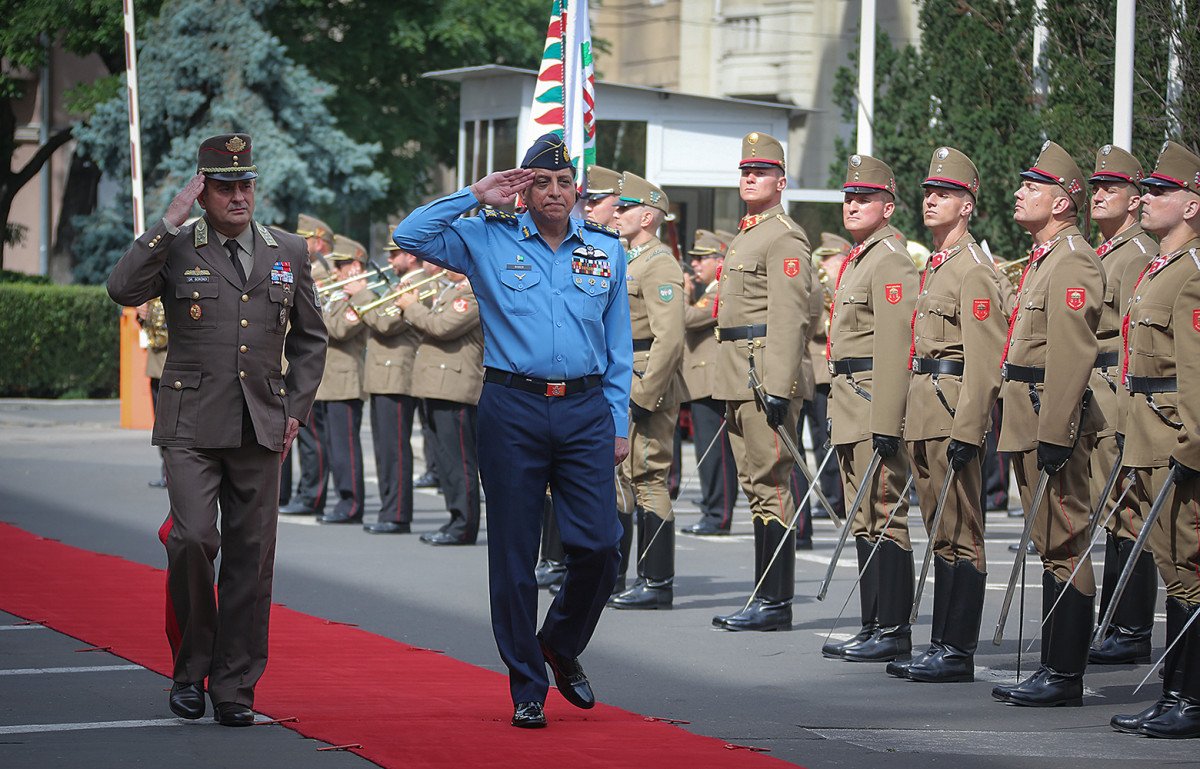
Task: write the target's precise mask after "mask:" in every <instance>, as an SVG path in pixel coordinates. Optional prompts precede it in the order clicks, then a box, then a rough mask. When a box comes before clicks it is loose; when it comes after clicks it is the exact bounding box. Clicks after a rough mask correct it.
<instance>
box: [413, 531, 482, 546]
mask: <svg viewBox="0 0 1200 769" xmlns="http://www.w3.org/2000/svg"><path fill="white" fill-rule="evenodd" d="M421 541H422V542H424V543H425V544H427V545H473V544H475V543H474V542H473V541H472V540H469V539H463V538H462V537H456V536H454V535H453V534H449V533H447V532H444V531H427V532H425V533H424V534H422V535H421Z"/></svg>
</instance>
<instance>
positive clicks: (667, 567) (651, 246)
mask: <svg viewBox="0 0 1200 769" xmlns="http://www.w3.org/2000/svg"><path fill="white" fill-rule="evenodd" d="M670 210H671V204H670V202H668V200H667V196H666V194H665V193H663V191H662V189H661V188H659V187H657V186H655V185H653V184H651V183H650V182H648V181H646V180H645V179H643V178H642V177H640V176H637V175H636V174H631V173H629V172H628V171H626V172H625V173H624V174H623V175H622V177H621V194H620V198H619V199H618V201H617V215H616V217H615V219H614V223H615V224H616V228H617V232H619V233H620V234H621V237H622V238H624V239H625V241H626V242H627V243H628V244H629V247H628V249H627V250H626V251H625V258H626V261H627V263H628V267H627V268H626V270H627V272H626V273H625V287H626V290H627V292H628V294H629V319H630V323H631V324H632V330H633V385H632V388H631V389H630V392H629V423H630V424H629V456H628V457H626V459H625V461H624V462H622V463H621V464H620V466H619V467H618V468H617V485H618V489H617V510H618V513H619V514H620V519H621V525H622V527H623V528H624V530H625V531H626V532H628V531H631V530H632V528H633V524H634V523H635V521H634V520H633V518H634V516H635V515H636V516H637V521H636V524H637V531H638V557H637V581H636V582H634V584H633V587H631V588H629V590H626V591H625V592H623V593H619V594H617V595H615V596H613V598H612V601H610V604H611V605H612V606H614V607H616V608H618V609H669V608H671V602H672V600H673V598H674V582H675V511H674V510H673V509H672V507H671V497H670V495H669V493H668V491H667V471H669V470H670V469H671V449H672V446H673V442H674V437H675V424H676V422H677V421H678V420H679V403H680V400H681V399H682V395H683V392H682V390H683V379H682V374H681V373H680V367H681V365H682V363H683V334H684V331H683V313H684V304H685V303H686V301H687V299H686V297H684V295H683V269H682V268H680V266H679V262H677V261H676V260H675V255H674V254H673V253H671V249H670V248H668V247H667V246H666V245H664V244H663V243H662V241H660V240H659V239H658V237H657V236H656V234H655V233H657V232H658V228H659V227H660V226H661V225H662V223H663V220H664V219H665V218H666V216H667V214H668V213H670ZM585 279H586V280H589V281H591V280H595V278H594V277H586V278H585V277H580V280H585ZM621 545H622V548H624V547H627V546H628V545H629V539H628V536H624V537H622V539H621ZM629 557H630V555H629V551H628V550H623V551H622V553H621V565H622V566H623V567H624V566H626V565H627V564H628V563H629ZM624 574H625V572H624V570H622V572H620V573H619V574H618V576H617V581H618V582H620V581H621V579H622V577H624Z"/></svg>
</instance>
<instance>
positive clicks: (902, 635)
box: [842, 538, 913, 662]
mask: <svg viewBox="0 0 1200 769" xmlns="http://www.w3.org/2000/svg"><path fill="white" fill-rule="evenodd" d="M875 560H876V561H879V612H878V614H876V621H877V622H878V627H876V628H875V632H874V633H872V634H871V637H870V638H868V639H867V640H866V641H863V642H862V643H861V644H857V645H855V646H851V647H848V648H847V649H846V651H845V652H844V653H843V654H842V658H843V659H845V660H846V661H847V662H890V661H891V660H894V659H897V658H901V657H907V656H909V655H910V654H912V626H911V625H909V624H908V617H909V615H910V614H912V605H913V554H912V551H911V550H905V549H904V548H902V547H900V546H899V545H898V544H896V543H895V542H893V541H892V540H890V539H886V538H885V539H884V540H883V542H881V543H880V545H879V551H878V552H876V553H875Z"/></svg>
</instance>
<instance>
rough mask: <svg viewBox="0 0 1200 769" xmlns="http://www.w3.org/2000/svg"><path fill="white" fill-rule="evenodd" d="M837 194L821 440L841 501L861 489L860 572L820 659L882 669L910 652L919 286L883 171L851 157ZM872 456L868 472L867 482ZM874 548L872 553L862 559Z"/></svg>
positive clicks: (856, 525) (855, 527)
mask: <svg viewBox="0 0 1200 769" xmlns="http://www.w3.org/2000/svg"><path fill="white" fill-rule="evenodd" d="M842 191H843V193H844V198H843V202H842V222H843V225H844V226H845V228H846V231H847V232H849V233H850V236H851V237H852V238H853V239H854V241H855V246H854V248H853V249H851V250H850V253H849V254H848V255H847V256H846V260H845V261H844V262H842V266H841V267H840V268H839V269H838V275H837V278H835V279H834V283H833V290H834V293H833V309H832V311H831V313H830V320H829V341H828V344H827V346H826V348H825V357H826V359H827V361H828V366H829V372H830V374H831V375H832V378H833V384H832V386H831V390H830V395H829V398H830V401H829V412H830V413H829V418H830V422H831V423H832V426H833V430H832V435H831V436H830V439H831V441H832V443H833V445H834V447H836V449H837V458H838V466H839V468H840V470H841V473H842V483H843V486H844V488H845V493H846V496H847V498H849V499H853V498H854V497H855V495H856V494H857V493H858V489H859V488H860V487H861V486H862V485H863V484H866V485H867V492H866V495H865V496H864V497H863V502H862V505H861V507H860V508H859V509H857V510H850V509H847V510H846V514H847V516H850V517H851V519H852V523H851V529H850V531H851V533H853V535H854V543H855V547H856V549H857V552H858V567H859V570H860V571H862V570H863V569H864V568H865V569H866V570H865V572H864V573H863V577H862V583H861V585H860V586H859V598H860V603H861V607H862V628H861V630H860V631H859V632H858V633H857V634H856V635H855V636H854V637H853V638H851V639H850V640H848V641H845V642H842V643H828V644H825V646H824V647H823V648H822V649H821V653H822V654H824V655H825V656H826V657H831V658H835V659H836V658H840V659H846V660H850V661H853V662H884V661H888V660H894V659H896V658H897V657H902V656H904V655H907V654H908V653H909V652H910V651H911V649H912V630H911V628H910V626H909V624H908V616H909V613H910V612H911V611H912V600H913V554H912V543H911V541H910V540H909V536H908V500H907V498H903V499H902V498H901V497H900V492H901V491H902V490H903V488H904V485H905V477H906V476H907V475H908V471H909V466H908V457H907V455H906V452H905V450H904V445H903V442H902V440H901V438H902V436H903V433H904V408H905V403H906V399H907V396H908V379H909V372H908V354H907V353H908V348H909V344H910V343H911V341H912V340H911V336H910V324H911V323H912V318H913V311H914V308H915V307H916V299H917V296H916V294H917V282H918V280H917V269H916V267H915V266H913V262H912V259H911V258H909V255H908V248H907V244H906V241H905V240H904V236H903V235H901V234H900V233H899V231H897V230H896V229H895V228H894V227H892V226H891V224H889V223H888V220H889V219H890V218H891V216H892V212H893V211H894V210H895V207H896V203H895V195H896V179H895V176H894V175H893V174H892V169H891V168H890V167H888V165H887V164H886V163H884V162H883V161H881V160H878V159H876V158H873V157H870V156H868V155H852V156H851V157H850V161H849V163H848V164H847V166H846V182H845V184H844V185H843V186H842ZM876 382H878V383H879V384H880V385H881V386H879V387H876V386H875V383H876ZM875 455H878V456H879V461H878V462H876V463H875V464H876V466H877V470H876V471H875V473H874V474H873V475H872V476H871V477H866V475H867V470H868V469H869V467H870V466H871V464H872V460H873V458H874V457H875ZM893 511H894V517H893V518H892V521H891V524H890V525H888V526H887V527H886V529H885V528H884V522H885V521H886V520H887V517H888V515H889V514H893ZM876 544H878V552H877V553H875V557H874V558H870V555H871V551H872V549H873V548H874V547H875V545H876ZM868 558H870V563H869V564H868V562H867V561H868Z"/></svg>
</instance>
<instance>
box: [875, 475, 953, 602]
mask: <svg viewBox="0 0 1200 769" xmlns="http://www.w3.org/2000/svg"><path fill="white" fill-rule="evenodd" d="M955 472H956V471H955V469H954V467H952V466H951V467H949V468H947V469H946V480H945V481H943V482H942V493H941V494H938V498H937V507H935V508H934V510H933V521H932V522H931V523H930V524H929V544H928V545H926V547H925V560H924V561H923V562H922V563H921V577H920V579H918V580H917V592H916V594H915V595H913V607H912V614H910V615H908V624H910V625H914V624H916V622H917V615H918V614H919V613H920V612H921V596H922V595H923V594H924V593H925V579H926V578H927V577H928V576H929V564H930V563H931V562H932V561H933V549H934V545H935V544H936V542H937V533H938V529H939V528H940V527H941V525H942V513H943V511H945V509H946V497H948V496H949V495H950V486H951V485H952V484H953V483H954V473H955ZM905 493H907V492H905ZM893 514H894V510H893ZM889 519H890V518H889ZM876 546H878V544H876Z"/></svg>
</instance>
